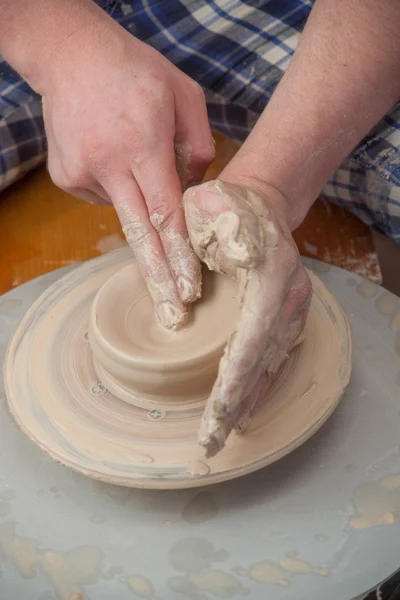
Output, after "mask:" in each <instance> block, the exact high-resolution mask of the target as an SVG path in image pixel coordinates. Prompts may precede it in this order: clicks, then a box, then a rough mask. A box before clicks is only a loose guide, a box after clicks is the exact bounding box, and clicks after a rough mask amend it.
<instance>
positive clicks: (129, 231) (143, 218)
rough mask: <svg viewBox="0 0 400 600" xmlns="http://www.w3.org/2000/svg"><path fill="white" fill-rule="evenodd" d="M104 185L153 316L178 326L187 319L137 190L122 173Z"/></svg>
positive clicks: (184, 308)
mask: <svg viewBox="0 0 400 600" xmlns="http://www.w3.org/2000/svg"><path fill="white" fill-rule="evenodd" d="M104 187H105V189H106V191H107V193H108V194H109V196H110V198H111V199H112V202H113V204H114V207H115V210H116V212H117V214H118V217H119V220H120V222H121V226H122V230H123V232H124V234H125V237H126V240H127V242H128V244H129V245H130V247H131V248H132V250H133V252H134V254H135V257H136V259H137V261H138V264H139V267H140V269H141V272H142V274H143V276H144V278H145V280H146V284H147V287H148V289H149V291H150V294H151V296H152V298H153V302H154V306H155V310H156V314H157V317H158V319H159V321H160V323H161V325H163V326H164V327H166V328H168V329H177V328H179V327H180V326H181V325H182V324H184V322H185V321H186V318H187V311H186V307H185V305H184V303H183V302H182V300H181V299H180V297H179V294H178V291H177V288H176V285H175V281H174V278H173V275H172V273H171V271H170V269H169V266H168V262H167V259H166V255H165V252H164V249H163V247H162V244H161V241H160V238H159V236H158V235H157V232H156V231H155V229H154V228H153V226H152V224H151V223H150V220H149V215H148V212H147V209H146V205H145V202H144V199H143V196H142V194H141V191H140V189H139V187H138V185H137V183H136V182H135V180H134V179H133V177H129V175H126V176H125V177H123V178H120V179H119V180H118V181H116V180H114V181H113V182H108V183H107V184H104Z"/></svg>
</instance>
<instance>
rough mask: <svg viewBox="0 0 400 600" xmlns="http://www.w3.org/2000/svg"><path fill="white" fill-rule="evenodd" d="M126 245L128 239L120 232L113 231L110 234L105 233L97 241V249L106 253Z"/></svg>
mask: <svg viewBox="0 0 400 600" xmlns="http://www.w3.org/2000/svg"><path fill="white" fill-rule="evenodd" d="M126 245H127V243H126V241H125V240H124V239H123V238H122V237H121V236H120V235H119V234H118V233H112V234H110V235H105V236H104V237H102V238H101V239H100V240H99V241H98V242H97V244H96V250H98V251H99V252H101V254H105V253H106V252H112V251H113V250H117V248H122V247H123V246H126Z"/></svg>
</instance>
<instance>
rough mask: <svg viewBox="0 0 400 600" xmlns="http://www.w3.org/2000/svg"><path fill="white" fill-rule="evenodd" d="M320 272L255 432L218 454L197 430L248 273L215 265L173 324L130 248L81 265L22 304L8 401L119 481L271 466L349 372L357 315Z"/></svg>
mask: <svg viewBox="0 0 400 600" xmlns="http://www.w3.org/2000/svg"><path fill="white" fill-rule="evenodd" d="M310 277H311V279H312V284H313V298H312V302H311V307H310V311H309V316H308V319H307V323H306V327H305V335H304V341H303V342H302V343H301V344H299V345H298V346H296V347H295V348H294V349H293V351H292V352H291V353H290V356H289V358H288V359H287V360H286V362H285V363H284V365H283V367H282V368H281V370H280V371H279V374H278V376H277V377H276V379H275V380H274V382H273V384H272V387H271V388H270V390H269V392H268V396H267V398H266V400H265V402H264V403H263V404H262V406H261V407H260V408H259V409H258V410H257V412H256V414H255V416H254V417H253V419H252V421H251V423H250V426H249V427H248V429H247V430H246V432H245V433H244V434H242V435H238V434H236V433H235V432H233V433H231V434H230V436H229V438H228V440H227V443H226V445H225V447H224V448H223V450H222V451H221V452H219V453H218V454H217V455H216V456H215V457H213V458H210V459H206V458H205V455H204V450H203V448H201V447H200V446H199V444H198V442H197V433H198V430H199V426H200V421H201V417H202V414H203V410H204V407H205V403H206V400H207V398H208V395H209V393H210V391H211V388H212V385H213V383H214V381H215V378H216V376H217V371H218V363H219V360H220V358H221V356H222V353H223V350H224V346H225V344H226V341H227V339H228V337H229V335H230V333H231V332H232V330H233V327H234V324H235V320H236V318H237V314H238V310H239V306H238V304H239V298H238V290H237V284H236V283H235V282H234V281H232V280H230V279H229V278H227V277H225V276H222V275H217V274H215V273H211V272H205V276H204V282H203V296H202V299H201V300H199V301H198V302H196V303H195V304H194V305H193V307H192V308H191V318H190V321H189V323H188V325H186V326H185V327H184V328H182V329H181V330H179V331H177V332H169V331H166V330H164V329H163V328H162V327H161V326H160V325H159V324H158V323H157V321H156V318H155V316H154V309H153V304H152V300H151V298H150V295H149V292H148V290H147V288H146V285H145V282H144V280H143V278H142V277H141V275H140V272H139V269H138V266H137V264H136V263H135V262H134V260H133V257H132V254H131V251H130V250H129V249H127V248H124V249H122V250H118V251H115V252H112V253H109V254H107V255H105V256H102V257H100V258H98V259H94V260H92V261H89V262H87V263H84V264H82V265H81V266H79V267H77V268H76V269H75V270H74V271H73V272H71V273H70V274H68V275H65V276H64V277H62V278H61V279H59V280H58V281H57V282H56V283H55V284H53V285H52V286H51V287H50V288H48V289H47V290H46V291H45V292H44V294H43V295H42V296H41V297H40V298H39V299H38V300H37V301H36V302H35V303H34V305H33V306H32V307H31V308H30V310H29V311H28V313H27V314H26V315H25V317H24V319H23V320H22V322H21V323H20V324H19V326H18V328H17V330H16V332H15V334H14V336H13V338H12V339H11V342H10V344H9V347H8V351H7V355H6V359H5V364H4V375H5V384H6V394H7V399H8V403H9V408H10V410H11V413H12V415H13V416H14V418H15V419H16V421H17V423H18V424H19V426H20V427H21V429H22V430H23V431H24V432H25V433H26V434H27V435H28V436H29V437H30V438H31V439H32V440H33V441H34V442H35V443H36V444H38V445H39V446H40V447H41V448H42V449H43V450H44V451H46V452H47V453H48V454H49V455H50V456H52V457H53V458H54V459H55V460H57V461H59V462H60V463H63V464H64V465H67V466H68V467H71V468H72V469H74V470H76V471H79V472H81V473H83V474H85V475H88V476H90V477H94V478H97V479H100V480H103V481H108V482H110V483H114V484H118V485H125V486H129V487H145V488H170V489H171V488H185V487H195V486H202V485H205V484H209V483H216V482H219V481H224V480H228V479H232V478H235V477H239V476H241V475H244V474H246V473H250V472H252V471H255V470H257V469H259V468H261V467H264V466H266V465H268V464H270V463H272V462H274V461H276V460H278V459H279V458H281V457H282V456H284V455H286V454H288V453H289V452H291V451H292V450H294V449H295V448H296V447H298V446H299V445H300V444H302V443H303V442H305V441H306V440H307V439H308V438H310V437H311V436H312V435H313V433H315V431H317V430H318V429H319V428H320V427H321V426H322V425H323V423H324V422H325V421H326V420H327V419H328V417H329V416H330V415H331V414H332V412H333V411H334V409H335V408H336V406H337V405H338V403H339V400H340V398H341V396H342V394H343V392H344V390H345V388H346V385H347V384H348V382H349V378H350V372H351V354H352V347H351V334H350V329H349V325H348V321H347V319H346V316H345V314H344V312H343V310H342V308H341V306H340V305H339V303H338V302H337V300H336V299H335V298H334V297H333V296H332V294H331V293H330V292H329V291H328V290H327V288H326V287H325V286H324V285H323V284H322V283H321V281H320V280H319V279H318V278H317V277H316V276H315V275H314V274H312V273H310Z"/></svg>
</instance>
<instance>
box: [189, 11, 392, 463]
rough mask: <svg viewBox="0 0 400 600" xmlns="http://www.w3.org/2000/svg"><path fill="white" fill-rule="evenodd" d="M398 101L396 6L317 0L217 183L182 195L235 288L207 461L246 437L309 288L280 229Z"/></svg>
mask: <svg viewBox="0 0 400 600" xmlns="http://www.w3.org/2000/svg"><path fill="white" fill-rule="evenodd" d="M399 96H400V2H399V0H382V1H381V2H376V0H316V3H315V5H314V8H313V10H312V12H311V16H310V19H309V21H308V23H307V26H306V28H305V30H304V32H303V35H302V36H301V41H300V44H299V47H298V48H297V50H296V52H295V56H294V59H293V61H292V63H291V65H290V67H289V69H288V71H287V73H286V75H285V76H284V77H283V79H282V82H281V83H280V85H279V86H278V88H277V89H276V92H275V93H274V95H273V97H272V99H271V101H270V103H269V105H268V106H267V108H266V109H265V111H264V113H263V115H262V116H261V118H260V120H259V121H258V123H257V125H256V126H255V128H254V129H253V131H252V133H251V134H250V136H249V138H248V140H247V141H246V142H245V143H244V144H243V146H242V147H241V149H240V150H239V152H238V153H237V154H236V156H235V157H234V159H233V160H232V161H231V163H230V164H229V165H228V166H227V167H226V168H225V169H224V171H223V172H222V173H221V175H220V178H219V179H220V180H221V181H217V182H211V183H206V184H203V185H202V186H200V187H197V188H191V189H189V190H188V191H187V192H186V193H185V195H184V204H185V210H186V218H187V222H188V228H189V234H190V235H191V240H192V243H193V245H194V247H195V249H196V251H197V253H198V254H199V256H201V257H202V258H203V260H205V261H206V262H208V264H210V265H211V266H212V268H214V269H216V270H220V271H222V272H229V273H230V274H231V275H235V274H236V273H238V274H239V276H240V278H241V280H242V281H244V286H243V290H244V291H243V296H242V301H241V311H240V317H239V319H238V323H237V324H236V330H235V332H234V334H233V335H232V337H231V339H230V340H229V341H228V344H227V347H226V350H225V353H224V356H223V358H222V359H221V362H220V366H219V373H218V378H217V381H216V382H215V385H214V387H213V390H212V393H211V396H210V398H209V400H208V403H207V408H206V411H205V413H204V416H203V422H202V427H201V430H200V435H199V440H200V443H201V444H202V445H203V446H204V447H205V449H206V453H207V454H208V455H213V454H215V453H216V452H218V451H219V450H220V449H221V448H222V447H223V445H224V443H225V440H226V438H227V436H228V435H229V433H230V431H231V429H232V428H235V429H236V430H237V431H239V432H240V431H243V430H245V428H246V426H247V424H248V422H249V419H250V418H251V416H252V415H253V413H254V411H255V410H256V409H257V406H258V405H259V404H260V403H262V402H264V400H265V398H266V394H267V392H268V388H269V386H270V384H271V381H272V380H273V375H274V374H275V373H276V372H277V371H278V369H279V367H280V366H281V364H282V362H283V361H284V360H285V358H286V356H287V355H288V353H289V352H290V350H291V349H292V347H293V346H294V345H295V344H296V343H298V342H299V341H300V340H301V333H302V330H303V328H304V325H305V322H306V319H307V311H308V306H309V303H310V301H311V296H312V287H311V282H310V280H309V277H308V275H307V272H306V271H305V269H304V267H303V265H302V263H301V261H300V259H299V255H298V251H297V248H296V245H295V243H294V240H293V238H292V236H291V235H290V230H291V229H292V230H293V229H295V228H296V227H297V226H298V225H299V224H300V223H301V221H302V219H303V218H304V216H305V215H306V213H307V211H308V209H309V208H310V206H311V204H312V203H313V202H314V200H315V199H316V198H317V196H318V194H319V192H320V190H321V189H322V187H323V185H324V184H325V182H326V181H327V179H328V178H329V176H330V175H331V173H332V172H333V171H334V170H335V169H336V168H337V167H338V166H339V165H340V163H341V162H342V161H343V160H344V159H345V158H346V157H347V156H348V154H349V153H350V152H351V150H352V149H353V148H354V146H356V144H357V143H358V142H359V141H360V140H361V139H362V137H363V136H364V135H365V134H366V133H367V132H368V131H369V129H370V128H371V127H372V126H373V125H374V124H375V123H376V122H377V121H378V120H379V119H380V118H381V117H382V116H383V115H384V114H385V113H386V112H387V111H388V110H389V109H390V107H391V106H392V105H393V104H395V102H396V101H397V100H398V99H399ZM255 192H258V194H257V193H255Z"/></svg>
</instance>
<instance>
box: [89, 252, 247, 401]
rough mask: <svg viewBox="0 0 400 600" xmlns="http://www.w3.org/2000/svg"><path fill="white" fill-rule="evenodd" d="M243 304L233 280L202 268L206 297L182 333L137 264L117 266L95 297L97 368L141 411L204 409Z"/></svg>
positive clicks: (93, 330)
mask: <svg viewBox="0 0 400 600" xmlns="http://www.w3.org/2000/svg"><path fill="white" fill-rule="evenodd" d="M238 312H239V301H238V294H237V285H236V283H235V282H234V281H232V280H231V279H229V278H228V277H224V276H222V275H218V274H216V273H211V272H210V271H208V270H207V269H205V270H204V273H203V293H202V298H201V299H200V300H198V301H197V302H196V304H194V305H193V306H191V307H190V312H189V316H188V322H187V324H186V325H185V327H184V328H183V329H181V330H179V331H177V332H175V331H168V330H166V329H165V328H163V327H162V326H161V325H160V324H159V322H158V320H157V319H156V317H155V314H154V305H153V301H152V299H151V296H150V294H149V291H148V289H147V285H146V282H145V280H144V279H143V277H142V275H141V273H140V271H139V268H138V266H137V264H136V263H130V264H129V265H127V266H126V267H124V268H123V269H120V270H119V271H117V272H116V273H115V274H114V275H113V276H112V277H110V279H109V280H108V281H107V282H106V283H105V284H104V285H103V286H102V288H101V289H100V291H99V292H98V294H97V296H96V297H95V299H94V302H93V305H92V309H91V316H90V324H89V344H90V347H91V350H92V352H93V361H94V367H95V370H96V373H97V374H98V376H99V379H100V380H101V382H102V384H103V385H104V386H105V387H106V388H107V389H108V390H109V391H110V392H111V393H112V394H113V395H115V396H116V397H117V398H120V399H121V400H124V401H125V402H129V403H131V404H135V405H136V406H141V407H143V408H148V409H149V410H150V409H152V408H158V409H159V408H161V407H162V409H163V410H173V409H175V410H182V406H183V404H184V405H188V404H194V405H196V404H198V403H199V402H201V405H202V406H203V404H204V402H205V400H206V399H207V397H208V396H209V394H210V392H211V388H212V385H213V383H214V381H215V378H216V376H217V372H218V363H219V360H220V358H221V356H222V354H223V351H224V347H225V345H226V343H227V340H228V338H229V335H230V334H231V332H232V330H233V326H234V324H235V323H236V321H237V317H238Z"/></svg>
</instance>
